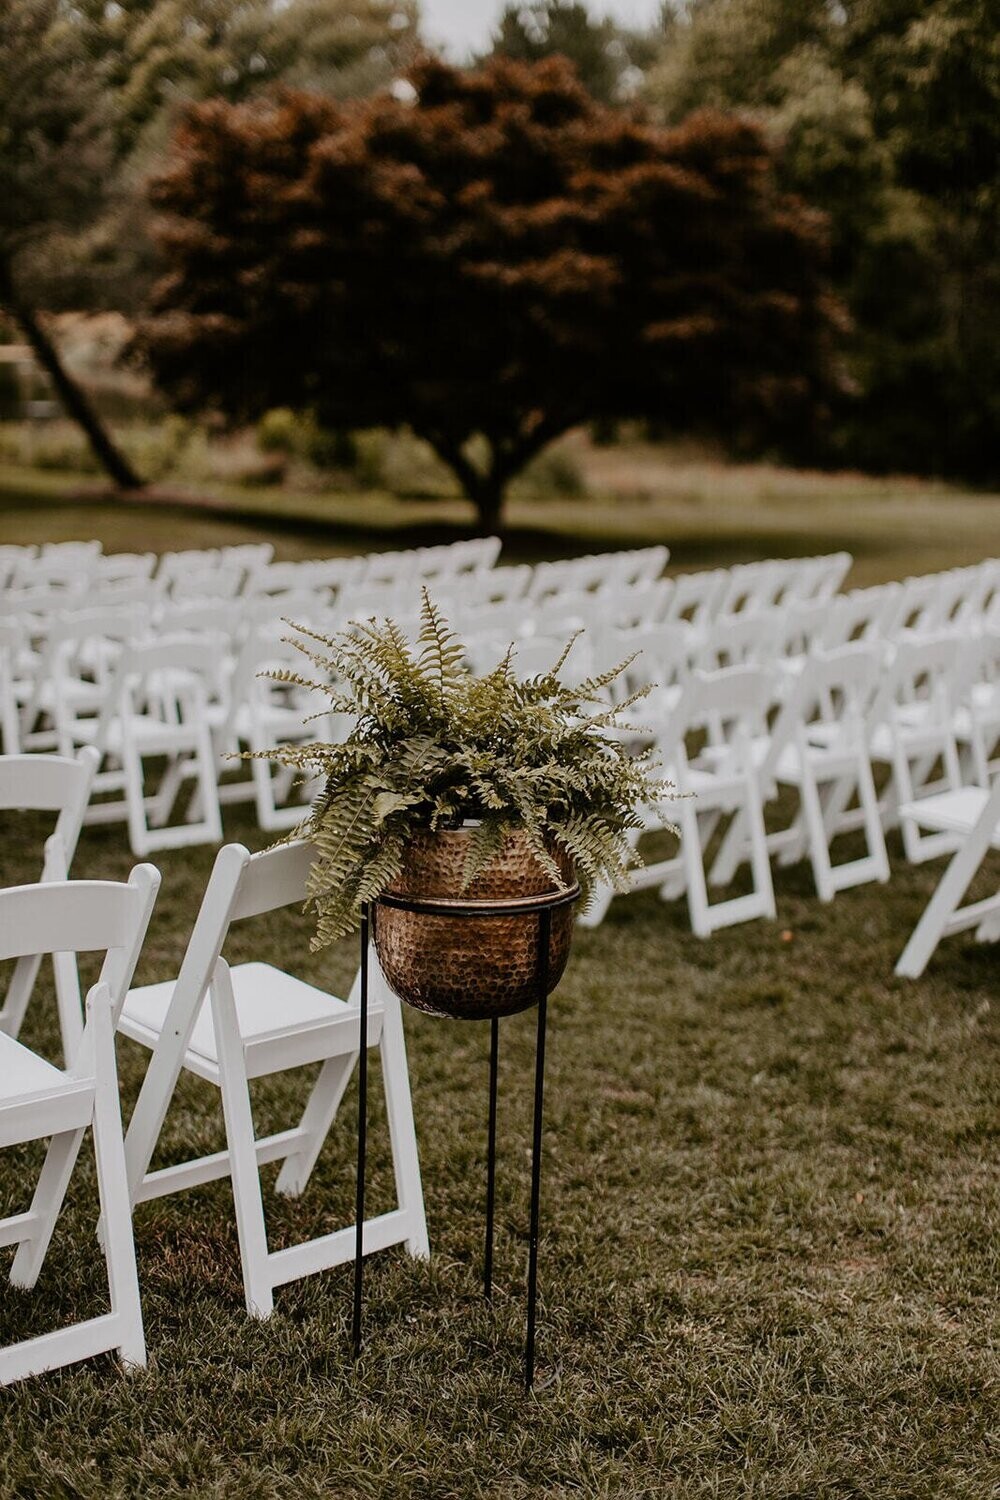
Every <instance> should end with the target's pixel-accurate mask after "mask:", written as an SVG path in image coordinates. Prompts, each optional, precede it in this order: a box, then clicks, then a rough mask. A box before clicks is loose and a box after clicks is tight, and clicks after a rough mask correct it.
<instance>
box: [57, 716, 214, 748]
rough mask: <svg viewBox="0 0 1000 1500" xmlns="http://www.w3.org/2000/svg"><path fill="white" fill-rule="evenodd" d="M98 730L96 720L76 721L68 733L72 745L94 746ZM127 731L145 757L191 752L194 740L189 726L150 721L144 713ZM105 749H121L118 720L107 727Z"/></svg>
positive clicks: (120, 732)
mask: <svg viewBox="0 0 1000 1500" xmlns="http://www.w3.org/2000/svg"><path fill="white" fill-rule="evenodd" d="M97 728H98V720H97V719H77V720H75V721H74V723H73V725H72V728H71V731H70V732H71V734H72V736H73V741H74V743H77V744H90V745H92V744H95V743H96V741H97ZM129 729H130V733H131V735H132V740H133V743H134V744H135V745H136V746H137V747H138V748H139V749H140V750H141V751H142V752H143V753H145V754H147V755H152V754H154V753H155V752H156V751H170V750H190V749H191V746H192V742H193V739H194V730H193V729H192V726H191V725H190V724H165V723H164V722H163V721H162V720H161V719H153V718H149V717H148V716H147V715H145V714H133V715H132V717H131V720H130V723H129ZM104 748H105V749H106V750H110V751H111V752H112V753H113V754H115V753H117V752H119V751H120V750H121V748H122V725H121V720H120V719H112V720H111V721H110V723H109V724H108V732H107V736H106V741H105V747H104Z"/></svg>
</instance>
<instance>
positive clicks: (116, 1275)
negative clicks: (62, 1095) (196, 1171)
mask: <svg viewBox="0 0 1000 1500" xmlns="http://www.w3.org/2000/svg"><path fill="white" fill-rule="evenodd" d="M98 1005H99V1009H98V1010H97V1013H96V1015H94V1014H93V1012H92V1016H93V1021H94V1024H95V1036H94V1055H95V1076H96V1080H97V1087H96V1093H95V1097H94V1154H95V1156H96V1158H97V1190H98V1193H99V1195H100V1203H101V1224H102V1227H103V1230H104V1258H105V1260H106V1262H107V1267H108V1287H109V1290H110V1292H111V1308H112V1311H113V1312H114V1313H115V1314H116V1316H117V1317H118V1319H119V1322H120V1329H121V1332H120V1336H119V1340H118V1345H117V1347H118V1350H119V1352H120V1354H121V1357H122V1363H123V1364H124V1365H125V1366H126V1368H133V1369H136V1368H142V1367H143V1366H144V1365H145V1363H146V1339H145V1334H144V1332H143V1326H142V1302H141V1300H140V1296H139V1276H138V1272H137V1270H136V1264H135V1239H134V1237H133V1233H132V1213H131V1209H130V1206H129V1195H128V1179H127V1177H126V1174H125V1143H124V1139H123V1134H122V1116H121V1106H120V1104H119V1100H118V1072H117V1068H116V1067H115V1043H114V1031H113V1028H112V1021H111V1009H110V1004H105V1003H103V1002H98Z"/></svg>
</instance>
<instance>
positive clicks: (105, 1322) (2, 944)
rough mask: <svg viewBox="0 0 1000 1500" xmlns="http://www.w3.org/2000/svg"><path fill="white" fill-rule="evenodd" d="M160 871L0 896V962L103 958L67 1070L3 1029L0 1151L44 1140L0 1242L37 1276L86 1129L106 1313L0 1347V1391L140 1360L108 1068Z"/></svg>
mask: <svg viewBox="0 0 1000 1500" xmlns="http://www.w3.org/2000/svg"><path fill="white" fill-rule="evenodd" d="M159 880H160V877H159V874H158V872H157V871H156V870H155V869H153V867H152V866H151V865H140V866H138V867H137V868H136V869H135V870H133V871H132V875H131V877H130V879H129V881H128V884H127V885H118V884H113V883H111V882H108V881H66V882H59V883H53V884H50V885H38V886H16V887H14V888H13V889H11V890H6V891H0V959H5V960H10V959H16V960H17V961H18V962H19V963H24V962H25V961H26V960H27V961H29V962H31V961H33V959H34V958H35V957H36V956H42V955H45V954H48V953H70V954H73V955H75V954H77V953H93V952H100V951H102V950H103V951H104V954H105V958H104V963H103V966H102V968H101V975H100V978H99V979H98V981H97V983H96V984H95V985H94V986H93V988H92V989H91V991H90V993H89V995H88V996H87V1021H86V1026H85V1028H84V1032H83V1037H82V1039H81V1043H80V1047H79V1050H78V1052H77V1054H76V1056H75V1058H74V1059H73V1061H72V1063H71V1065H70V1067H69V1068H68V1069H67V1070H66V1071H65V1072H63V1071H61V1070H60V1069H59V1068H54V1067H53V1066H52V1065H51V1063H48V1062H45V1061H44V1060H43V1059H42V1058H40V1057H38V1056H36V1055H35V1053H34V1052H31V1051H29V1049H28V1048H27V1047H24V1046H22V1044H21V1043H20V1042H18V1041H15V1039H14V1038H13V1037H11V1036H7V1035H6V1034H4V1033H0V1147H4V1146H18V1145H21V1144H22V1143H24V1142H28V1141H36V1140H45V1139H48V1140H49V1147H48V1151H47V1153H46V1157H45V1162H44V1165H43V1167H42V1170H41V1173H40V1175H39V1178H38V1184H37V1186H36V1189H35V1193H34V1197H33V1198H32V1202H31V1207H30V1208H29V1209H28V1210H27V1211H26V1212H24V1213H19V1214H14V1215H12V1216H10V1217H8V1218H5V1219H0V1245H5V1246H6V1245H16V1246H17V1251H16V1253H15V1255H14V1260H13V1264H12V1266H11V1269H10V1280H11V1282H12V1284H13V1285H14V1286H17V1287H25V1288H29V1287H33V1286H34V1285H35V1283H36V1281H37V1280H38V1275H39V1272H40V1271H41V1268H42V1262H43V1261H44V1259H45V1255H46V1252H47V1250H48V1247H49V1243H50V1241H51V1239H52V1233H53V1230H54V1229H55V1224H56V1219H57V1218H58V1216H59V1211H60V1209H61V1208H62V1204H63V1199H64V1198H65V1196H66V1189H67V1187H68V1185H69V1179H70V1175H71V1174H72V1171H73V1167H74V1165H75V1163H76V1158H77V1156H78V1154H79V1151H80V1146H81V1144H82V1141H83V1136H84V1132H85V1131H86V1130H88V1129H92V1130H93V1132H94V1150H95V1155H96V1158H97V1187H98V1194H99V1198H100V1211H101V1225H102V1236H101V1239H102V1248H103V1252H104V1258H105V1262H106V1264H107V1273H108V1286H109V1290H110V1295H111V1311H110V1312H108V1313H104V1314H103V1315H101V1316H99V1317H96V1318H88V1319H87V1320H86V1321H83V1322H78V1323H75V1324H71V1325H70V1326H69V1327H66V1328H60V1329H59V1330H58V1331H57V1332H55V1333H47V1334H43V1335H41V1336H40V1337H38V1338H32V1339H27V1340H24V1341H22V1342H21V1343H18V1344H13V1345H10V1346H8V1347H7V1348H4V1349H0V1385H8V1384H9V1383H10V1382H12V1381H15V1380H22V1379H24V1378H25V1377H26V1376H28V1375H36V1374H39V1373H40V1372H41V1371H43V1370H53V1369H59V1368H61V1367H62V1366H63V1365H68V1364H73V1363H75V1362H76V1361H77V1360H81V1359H89V1358H91V1356H92V1355H95V1354H102V1353H104V1352H105V1351H107V1350H112V1349H116V1350H117V1351H118V1352H119V1354H120V1356H121V1358H122V1362H123V1363H124V1364H125V1366H126V1367H129V1366H137V1365H144V1364H145V1363H146V1345H145V1339H144V1337H143V1329H142V1307H141V1304H140V1301H139V1281H138V1277H137V1275H136V1265H135V1246H134V1243H133V1239H132V1223H131V1213H130V1208H129V1196H128V1182H127V1179H126V1175H125V1156H124V1150H123V1145H122V1123H121V1114H120V1111H119V1104H118V1077H117V1070H116V1067H115V1048H114V1030H115V1012H116V1008H117V1006H118V1005H120V1003H121V1001H122V999H123V998H124V995H125V991H126V989H127V987H128V985H129V982H130V980H131V978H132V974H133V972H134V970H135V965H136V961H137V959H138V956H139V950H140V948H141V947H142V943H143V939H144V937H145V934H146V928H147V926H148V924H149V917H150V913H151V912H152V909H153V903H154V901H155V900H156V891H157V887H158V885H159Z"/></svg>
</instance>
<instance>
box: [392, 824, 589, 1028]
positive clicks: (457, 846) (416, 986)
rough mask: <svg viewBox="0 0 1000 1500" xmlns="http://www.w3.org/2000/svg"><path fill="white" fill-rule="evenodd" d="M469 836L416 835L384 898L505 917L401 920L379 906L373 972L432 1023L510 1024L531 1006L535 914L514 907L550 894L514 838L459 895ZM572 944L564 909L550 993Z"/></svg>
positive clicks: (547, 879) (463, 832)
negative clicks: (485, 909) (479, 905)
mask: <svg viewBox="0 0 1000 1500" xmlns="http://www.w3.org/2000/svg"><path fill="white" fill-rule="evenodd" d="M472 832H473V830H472V829H467V828H459V829H453V830H446V831H443V832H439V833H424V834H418V835H417V836H416V837H415V838H414V839H413V841H412V843H411V844H410V847H409V849H408V851H407V855H406V861H405V864H404V866H403V869H402V870H401V871H400V873H399V875H398V876H397V877H396V879H395V880H394V881H393V882H392V884H391V885H390V886H389V887H388V890H389V892H390V893H391V894H393V895H397V896H404V897H410V898H411V899H420V900H426V899H433V900H445V901H454V902H455V903H456V904H457V905H459V906H462V907H468V906H470V905H474V904H475V903H476V902H477V901H481V902H484V903H493V904H499V903H503V902H507V901H509V902H511V903H512V909H511V911H510V913H507V912H504V913H503V915H500V916H489V917H486V916H483V917H480V916H475V915H471V916H451V915H448V914H447V913H442V914H441V915H439V914H438V913H437V912H435V913H434V914H428V913H424V912H408V911H401V910H399V909H398V908H396V907H392V906H386V905H383V904H381V903H380V904H379V905H378V907H377V909H376V911H375V913H374V917H375V922H374V927H375V947H376V949H377V951H378V956H379V962H380V964H381V965H382V972H383V974H384V975H385V977H386V980H387V981H388V983H389V985H390V986H391V987H392V989H393V990H395V992H396V994H397V995H398V996H399V997H400V999H401V1000H405V1001H406V1002H407V1004H408V1005H413V1006H415V1007H416V1008H417V1010H424V1011H429V1012H430V1014H431V1015H437V1016H457V1017H460V1018H462V1019H466V1020H470V1021H471V1020H483V1019H489V1018H492V1017H493V1016H509V1015H513V1014H514V1013H515V1012H516V1011H519V1010H527V1008H528V1007H529V1006H530V1005H535V1004H536V1003H537V1002H538V1000H539V998H540V997H539V994H538V984H537V974H538V938H539V925H538V924H539V920H540V919H539V916H538V914H537V913H535V912H518V911H517V909H516V903H517V902H518V901H523V900H524V899H525V898H529V897H532V896H543V895H549V894H552V893H553V892H554V891H555V890H556V889H557V888H556V887H555V886H554V884H553V882H552V879H551V876H549V875H547V874H546V872H545V871H544V870H543V869H542V868H541V866H540V865H539V863H538V861H537V860H536V859H535V857H534V855H533V854H532V852H531V848H530V846H529V844H528V842H527V840H526V839H525V838H524V837H523V836H522V835H517V834H515V835H512V836H511V837H510V838H509V839H508V841H507V843H506V845H505V846H504V849H503V851H502V853H501V854H500V855H499V856H498V857H497V858H496V859H495V860H494V861H493V862H492V864H491V865H490V866H489V868H488V869H487V870H485V871H484V872H483V873H482V874H481V875H479V876H478V877H477V878H476V879H475V880H474V881H473V882H472V884H471V885H470V886H469V887H468V888H467V889H466V890H463V889H462V871H463V869H464V867H465V857H466V853H467V851H468V846H469V839H470V838H471V836H472ZM552 854H553V858H554V859H555V860H556V863H557V865H558V866H559V868H560V870H561V871H562V873H563V875H564V878H565V880H566V883H567V885H571V884H572V883H573V878H574V877H573V866H572V861H571V860H570V859H569V857H568V855H567V854H566V853H565V851H563V850H559V849H557V848H555V847H554V846H553V849H552ZM572 936H573V911H572V907H571V906H569V905H566V906H558V907H556V908H554V910H553V911H552V913H551V932H550V939H549V965H548V992H549V993H551V992H552V990H554V989H555V987H556V985H557V984H558V983H559V980H560V979H561V978H562V973H563V970H564V969H565V967H566V960H567V959H568V957H569V948H570V942H571V940H572Z"/></svg>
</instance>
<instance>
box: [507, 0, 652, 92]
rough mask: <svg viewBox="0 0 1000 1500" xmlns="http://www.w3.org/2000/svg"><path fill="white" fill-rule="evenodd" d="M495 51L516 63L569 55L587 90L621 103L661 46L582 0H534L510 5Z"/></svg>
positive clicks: (567, 56)
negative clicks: (596, 12)
mask: <svg viewBox="0 0 1000 1500" xmlns="http://www.w3.org/2000/svg"><path fill="white" fill-rule="evenodd" d="M492 52H493V54H494V55H501V56H503V57H510V58H513V59H514V60H515V61H517V62H539V61H541V59H542V58H543V57H554V56H560V57H565V58H568V59H569V61H570V62H571V63H572V64H573V67H574V68H575V70H576V73H577V77H578V78H579V79H580V82H581V83H582V84H583V86H584V88H585V89H586V90H587V92H588V93H590V94H593V96H594V98H595V99H600V100H601V102H602V103H604V104H616V103H621V102H622V101H623V100H624V99H627V98H630V97H631V96H632V95H633V94H634V93H635V92H636V89H637V87H638V85H639V83H640V82H641V79H642V74H643V69H644V68H646V67H648V65H649V64H650V63H651V62H652V61H653V59H654V57H655V54H656V48H655V43H654V42H653V39H652V38H651V37H650V36H649V35H647V34H646V33H642V32H635V31H628V30H626V29H625V28H624V27H621V26H618V25H617V24H616V23H615V22H614V21H613V20H612V18H611V17H610V16H599V17H595V16H593V15H591V13H590V11H589V10H588V9H587V7H586V5H584V4H582V3H581V0H533V3H531V4H528V5H519V4H508V5H507V6H506V8H505V10H504V11H503V14H502V15H501V17H500V20H499V22H498V23H497V29H496V31H495V33H494V37H493V47H492Z"/></svg>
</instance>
